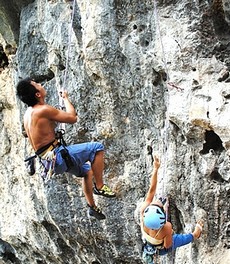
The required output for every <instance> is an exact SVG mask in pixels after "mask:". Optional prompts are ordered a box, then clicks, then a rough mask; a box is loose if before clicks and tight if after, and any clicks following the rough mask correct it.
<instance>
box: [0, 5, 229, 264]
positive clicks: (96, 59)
mask: <svg viewBox="0 0 230 264" xmlns="http://www.w3.org/2000/svg"><path fill="white" fill-rule="evenodd" d="M5 2H6V1H3V0H0V4H1V5H0V14H1V27H0V33H1V37H0V42H1V44H3V46H4V47H6V45H7V44H10V45H11V46H12V47H14V50H15V52H14V53H13V54H12V53H11V54H9V55H8V56H9V62H10V64H9V66H8V67H6V68H5V69H4V70H3V71H2V72H1V74H0V84H1V85H0V115H1V118H0V127H1V130H0V133H1V142H0V156H1V159H0V190H1V203H0V209H1V215H0V238H1V239H0V257H1V263H7V264H8V263H21V264H46V263H47V264H61V263H62V264H67V263H68V264H85V263H86V264H91V263H94V264H96V263H100V264H128V263H129V264H134V263H135V264H139V263H142V260H141V233H140V227H139V225H138V223H139V221H138V208H139V205H140V203H141V201H143V198H144V197H145V194H146V192H147V190H148V186H149V178H150V174H151V169H152V164H151V157H150V155H149V154H148V151H147V148H148V146H152V148H153V153H156V154H157V155H159V157H160V159H161V168H160V171H159V189H158V194H159V195H166V196H167V197H168V198H169V203H170V206H169V212H170V220H171V221H172V224H173V228H174V230H175V232H180V233H182V232H183V233H185V232H190V231H191V230H192V229H193V228H194V225H195V223H196V220H197V219H199V218H203V219H204V220H205V226H204V230H203V233H202V236H201V238H200V239H199V240H197V241H196V242H194V243H192V244H190V245H187V246H184V247H182V248H179V249H178V250H177V251H176V252H173V253H171V254H169V255H168V256H166V257H162V258H159V259H158V262H159V263H180V264H181V263H183V264H185V263H186V264H192V263H194V264H209V263H215V264H227V263H230V250H229V248H230V221H229V219H230V209H229V199H230V171H229V164H230V129H229V127H230V126H229V123H230V116H229V112H230V109H229V108H230V106H229V102H230V86H229V83H230V76H229V67H230V58H229V52H230V34H229V33H230V4H229V1H228V0H222V1H221V0H212V1H190V0H183V1H177V0H171V1H170V0H165V1H160V0H159V1H154V0H151V1H150V0H146V1H137V0H132V1H131V0H125V1H118V0H103V1H102V0H101V1H100V0H97V1H96V0H87V1H85V0H76V1H75V2H74V1H67V0H66V1H64V0H46V1H45V0H36V1H26V0H21V1H13V0H11V1H7V5H6V3H5ZM74 3H75V5H74ZM154 3H155V4H156V5H154ZM72 12H73V13H74V19H73V21H72V22H71V16H72ZM27 76H33V77H36V78H37V80H39V81H41V82H42V83H45V88H46V89H47V91H48V98H47V102H48V103H50V104H52V105H57V104H58V89H60V87H63V85H64V86H65V88H66V89H67V91H68V93H69V96H70V99H71V100H72V102H73V104H74V106H75V108H76V109H77V112H78V115H79V121H78V123H76V124H74V125H66V135H65V139H66V141H67V142H68V143H69V144H70V143H78V142H85V141H91V140H96V141H100V142H102V143H103V144H104V145H105V148H106V153H105V175H104V178H105V181H106V183H108V184H109V185H110V186H111V187H112V188H113V189H114V190H115V191H116V192H117V197H116V198H115V199H108V198H103V197H98V196H97V197H95V199H96V202H97V204H98V205H99V206H100V207H101V208H102V209H103V212H104V213H105V214H106V216H107V218H106V220H104V221H100V222H99V221H96V220H93V219H89V218H88V216H87V210H88V208H87V204H86V201H85V198H84V195H83V192H82V188H81V180H80V179H78V178H76V177H73V176H72V175H70V174H68V173H66V174H65V175H56V176H55V177H53V178H51V179H50V180H49V181H47V182H43V180H42V178H41V177H40V176H39V173H38V172H37V173H36V174H35V175H33V176H29V175H28V173H27V171H26V167H25V164H24V158H25V157H28V156H29V155H31V154H33V151H32V150H31V147H30V145H29V143H28V140H27V139H25V138H24V137H23V135H22V131H23V129H22V117H23V113H24V112H25V106H24V105H23V104H22V103H21V102H19V100H18V99H17V98H16V93H15V85H16V83H17V82H18V81H19V80H20V79H21V78H24V77H27ZM36 165H37V171H38V167H39V163H38V161H37V163H36Z"/></svg>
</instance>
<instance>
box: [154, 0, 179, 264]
mask: <svg viewBox="0 0 230 264" xmlns="http://www.w3.org/2000/svg"><path fill="white" fill-rule="evenodd" d="M153 4H154V16H155V24H156V28H157V30H158V33H159V40H160V45H161V50H162V60H163V64H164V67H165V71H166V74H167V78H168V82H167V86H168V87H169V88H175V89H177V90H178V91H182V90H183V88H181V87H179V86H177V85H176V84H174V83H173V82H171V81H170V75H169V70H168V66H167V60H166V55H165V50H164V45H163V41H162V35H161V28H160V22H159V16H158V10H157V3H156V0H153ZM164 101H165V105H166V116H165V124H164V129H163V130H162V137H161V138H162V139H163V142H162V146H163V150H162V153H163V171H162V175H163V179H162V197H164V198H166V203H165V205H164V208H165V212H166V219H167V220H168V219H169V213H168V211H169V199H168V197H167V193H166V188H165V182H167V175H168V174H167V172H166V168H167V163H168V151H169V144H168V141H169V126H170V122H169V111H168V109H169V94H168V92H165V93H164ZM170 255H171V256H170V263H172V264H173V263H174V252H172V253H171V254H170ZM161 263H162V264H163V263H168V262H167V260H166V256H165V257H163V258H162V257H161Z"/></svg>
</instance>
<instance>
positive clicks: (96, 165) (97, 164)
mask: <svg viewBox="0 0 230 264" xmlns="http://www.w3.org/2000/svg"><path fill="white" fill-rule="evenodd" d="M92 171H93V175H94V179H95V184H96V188H97V189H99V190H100V189H101V188H102V187H103V185H104V182H103V179H102V177H103V171H104V151H103V150H101V151H98V152H97V153H96V155H95V158H94V161H93V163H92Z"/></svg>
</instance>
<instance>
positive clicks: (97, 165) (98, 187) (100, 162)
mask: <svg viewBox="0 0 230 264" xmlns="http://www.w3.org/2000/svg"><path fill="white" fill-rule="evenodd" d="M91 166H92V171H93V176H94V179H95V187H94V194H97V195H102V196H105V197H108V198H113V197H115V196H116V195H115V193H114V192H113V191H112V190H111V189H110V188H109V187H108V186H107V185H106V184H104V182H103V171H104V151H102V150H101V151H97V153H96V155H95V158H94V161H93V163H92V164H91Z"/></svg>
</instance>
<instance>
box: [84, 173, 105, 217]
mask: <svg viewBox="0 0 230 264" xmlns="http://www.w3.org/2000/svg"><path fill="white" fill-rule="evenodd" d="M82 187H83V191H84V194H85V198H86V201H87V203H88V206H89V207H90V208H89V215H90V216H93V217H95V218H97V219H98V220H103V219H105V215H104V214H103V213H102V212H101V210H100V209H99V208H98V207H97V206H96V205H95V202H94V199H93V171H92V170H89V171H88V172H87V174H86V176H85V177H84V178H83V179H82Z"/></svg>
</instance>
